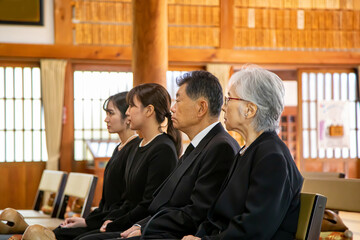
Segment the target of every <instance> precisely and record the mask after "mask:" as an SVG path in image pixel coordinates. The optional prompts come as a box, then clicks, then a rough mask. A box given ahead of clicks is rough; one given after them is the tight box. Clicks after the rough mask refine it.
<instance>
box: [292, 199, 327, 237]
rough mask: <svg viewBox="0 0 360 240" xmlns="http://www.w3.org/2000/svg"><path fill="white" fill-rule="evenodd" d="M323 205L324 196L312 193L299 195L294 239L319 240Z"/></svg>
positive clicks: (324, 202) (324, 203) (324, 201)
mask: <svg viewBox="0 0 360 240" xmlns="http://www.w3.org/2000/svg"><path fill="white" fill-rule="evenodd" d="M325 205H326V197H325V196H322V195H320V194H313V193H301V196H300V214H299V220H298V227H297V230H296V236H295V239H297V240H306V239H309V240H312V239H319V236H320V231H321V222H322V218H323V215H324V211H325Z"/></svg>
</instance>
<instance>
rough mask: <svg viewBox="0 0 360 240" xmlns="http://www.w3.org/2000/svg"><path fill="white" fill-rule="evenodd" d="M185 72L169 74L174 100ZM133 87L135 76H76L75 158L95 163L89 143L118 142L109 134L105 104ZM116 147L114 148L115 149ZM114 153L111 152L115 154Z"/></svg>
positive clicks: (81, 73)
mask: <svg viewBox="0 0 360 240" xmlns="http://www.w3.org/2000/svg"><path fill="white" fill-rule="evenodd" d="M184 73H185V72H184V71H168V72H167V73H166V78H167V89H168V91H169V93H170V96H171V98H172V99H174V98H175V95H176V91H177V90H178V86H177V84H176V78H177V77H179V76H181V75H182V74H184ZM132 86H133V74H132V72H99V71H75V72H74V141H75V142H74V158H75V160H77V161H80V160H90V161H91V160H93V159H92V155H91V153H90V150H89V149H88V147H87V145H86V141H87V140H109V139H114V140H118V136H117V135H116V134H111V135H110V134H109V133H108V131H107V128H106V124H105V122H104V119H105V117H106V113H105V111H104V110H103V108H102V107H103V104H104V101H105V100H106V99H107V98H108V97H109V96H111V95H114V94H116V93H119V92H123V91H129V90H130V89H131V88H132ZM114 147H115V146H114ZM112 151H113V149H112V150H111V151H110V155H111V154H112Z"/></svg>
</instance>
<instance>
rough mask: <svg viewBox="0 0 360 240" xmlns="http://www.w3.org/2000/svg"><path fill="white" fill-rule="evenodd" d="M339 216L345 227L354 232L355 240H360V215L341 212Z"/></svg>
mask: <svg viewBox="0 0 360 240" xmlns="http://www.w3.org/2000/svg"><path fill="white" fill-rule="evenodd" d="M359 204H360V203H359ZM339 215H340V217H341V219H342V220H343V221H344V223H345V225H346V226H347V227H348V228H349V229H350V230H351V231H352V232H353V234H354V237H353V240H360V213H353V212H340V213H339Z"/></svg>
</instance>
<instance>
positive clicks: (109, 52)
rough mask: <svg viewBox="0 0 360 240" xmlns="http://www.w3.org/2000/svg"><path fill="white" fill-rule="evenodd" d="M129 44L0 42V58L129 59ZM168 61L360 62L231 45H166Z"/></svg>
mask: <svg viewBox="0 0 360 240" xmlns="http://www.w3.org/2000/svg"><path fill="white" fill-rule="evenodd" d="M131 57H132V51H131V48H130V47H110V46H107V47H101V46H72V45H58V44H55V45H37V44H0V60H1V59H9V58H10V59H11V58H22V59H26V58H33V59H40V58H61V59H73V60H108V61H116V62H121V61H125V62H127V63H129V62H130V61H131ZM169 63H170V64H180V65H183V64H187V65H192V64H195V65H199V64H200V65H202V64H206V63H228V64H244V63H256V64H282V65H306V66H313V65H337V66H339V65H347V66H358V65H360V52H359V51H357V52H355V51H354V52H350V51H348V52H345V51H333V52H326V51H316V52H315V51H269V50H266V51H265V50H264V51H262V50H247V51H245V50H233V49H183V48H170V49H169Z"/></svg>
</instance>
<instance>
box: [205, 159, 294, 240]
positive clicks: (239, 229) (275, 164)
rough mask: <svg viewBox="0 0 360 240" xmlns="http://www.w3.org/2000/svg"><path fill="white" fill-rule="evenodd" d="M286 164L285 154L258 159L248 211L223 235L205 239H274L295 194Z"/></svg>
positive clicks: (247, 199) (251, 186) (252, 176)
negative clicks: (272, 237)
mask: <svg viewBox="0 0 360 240" xmlns="http://www.w3.org/2000/svg"><path fill="white" fill-rule="evenodd" d="M286 165H287V162H286V160H285V158H284V157H283V155H281V154H269V155H267V156H266V157H264V158H263V159H261V160H260V161H258V162H256V164H255V165H254V166H253V170H252V173H251V175H250V181H249V189H248V195H247V198H246V202H245V211H244V213H243V214H241V215H237V216H234V217H233V218H232V219H231V220H230V222H229V224H228V227H227V228H226V229H225V230H224V231H222V232H221V233H220V234H219V235H213V236H204V237H202V239H270V238H271V236H273V235H274V234H275V233H276V231H277V230H278V228H279V226H280V224H281V223H282V221H283V219H284V216H285V215H286V213H287V211H288V208H289V206H290V204H291V201H292V200H293V196H294V193H293V192H292V191H293V189H292V187H291V184H290V182H289V177H288V174H289V173H288V168H287V167H286ZM239 184H241V183H240V182H239ZM204 224H206V223H204Z"/></svg>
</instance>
